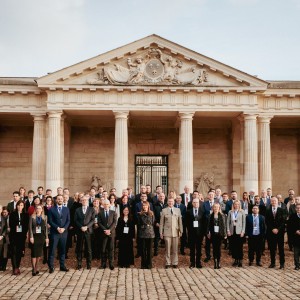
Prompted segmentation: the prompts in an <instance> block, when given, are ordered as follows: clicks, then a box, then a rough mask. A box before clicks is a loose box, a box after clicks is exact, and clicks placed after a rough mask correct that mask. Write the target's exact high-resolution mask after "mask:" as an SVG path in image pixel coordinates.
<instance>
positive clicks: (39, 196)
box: [28, 186, 45, 203]
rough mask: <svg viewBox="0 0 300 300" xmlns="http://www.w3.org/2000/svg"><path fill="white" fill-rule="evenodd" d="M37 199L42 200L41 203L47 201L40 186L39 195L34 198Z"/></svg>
mask: <svg viewBox="0 0 300 300" xmlns="http://www.w3.org/2000/svg"><path fill="white" fill-rule="evenodd" d="M28 194H29V192H28ZM35 198H40V200H41V203H43V202H44V199H45V197H44V188H43V187H42V186H39V187H38V188H37V194H36V195H35V196H34V199H35Z"/></svg>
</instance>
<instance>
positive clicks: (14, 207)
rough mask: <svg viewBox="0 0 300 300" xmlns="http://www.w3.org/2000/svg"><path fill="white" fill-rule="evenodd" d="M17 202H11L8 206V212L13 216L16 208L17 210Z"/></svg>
mask: <svg viewBox="0 0 300 300" xmlns="http://www.w3.org/2000/svg"><path fill="white" fill-rule="evenodd" d="M16 205H17V202H15V201H10V202H9V203H8V204H7V211H8V212H9V213H10V214H11V213H12V212H13V211H14V210H15V209H16V208H17V206H16Z"/></svg>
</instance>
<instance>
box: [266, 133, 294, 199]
mask: <svg viewBox="0 0 300 300" xmlns="http://www.w3.org/2000/svg"><path fill="white" fill-rule="evenodd" d="M271 156H272V178H273V195H275V194H277V193H281V194H282V195H283V196H284V197H286V196H287V194H288V189H289V188H293V189H294V190H295V193H296V195H299V194H300V183H299V179H300V177H299V172H300V170H299V162H300V135H299V129H297V128H285V129H280V128H271Z"/></svg>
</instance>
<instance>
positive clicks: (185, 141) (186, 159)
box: [178, 112, 194, 193]
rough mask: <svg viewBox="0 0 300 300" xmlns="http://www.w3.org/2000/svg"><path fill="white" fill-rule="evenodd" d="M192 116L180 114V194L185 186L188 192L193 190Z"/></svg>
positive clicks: (190, 114) (191, 114)
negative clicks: (188, 189)
mask: <svg viewBox="0 0 300 300" xmlns="http://www.w3.org/2000/svg"><path fill="white" fill-rule="evenodd" d="M193 116H194V113H192V112H180V113H179V118H180V130H179V174H180V175H179V190H178V193H182V192H183V189H184V186H185V185H187V186H188V187H189V188H190V191H192V190H193V188H194V179H193V175H194V173H193V163H194V160H193V152H194V147H193Z"/></svg>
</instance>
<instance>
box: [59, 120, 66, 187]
mask: <svg viewBox="0 0 300 300" xmlns="http://www.w3.org/2000/svg"><path fill="white" fill-rule="evenodd" d="M65 119H66V115H64V114H63V115H62V116H61V121H60V126H61V128H60V142H61V143H60V184H61V187H62V188H64V178H65Z"/></svg>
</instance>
